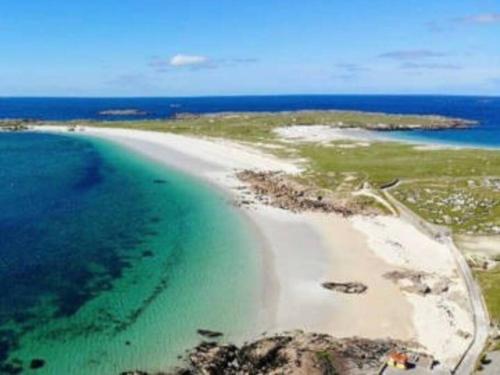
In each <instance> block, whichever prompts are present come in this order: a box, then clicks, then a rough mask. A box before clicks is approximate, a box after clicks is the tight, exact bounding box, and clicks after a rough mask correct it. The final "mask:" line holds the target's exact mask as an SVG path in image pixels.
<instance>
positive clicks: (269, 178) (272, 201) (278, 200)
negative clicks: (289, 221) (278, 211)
mask: <svg viewBox="0 0 500 375" xmlns="http://www.w3.org/2000/svg"><path fill="white" fill-rule="evenodd" d="M237 177H238V178H239V179H240V180H241V181H243V182H246V183H248V184H249V185H250V189H251V190H252V191H253V193H254V194H255V195H256V199H257V201H259V202H261V203H265V204H269V205H271V206H274V207H279V208H282V209H285V210H290V211H293V212H302V211H318V212H335V213H339V214H342V215H344V216H348V215H352V214H353V213H355V212H356V208H355V207H352V206H351V203H350V202H349V201H347V200H341V199H338V198H337V197H334V196H333V195H332V194H331V193H330V192H328V191H325V190H321V189H314V188H309V187H306V186H304V185H302V184H300V183H298V182H296V181H294V180H292V179H291V178H289V177H288V176H286V175H284V174H283V173H280V172H260V171H252V170H244V171H242V172H239V173H237ZM250 203H252V201H251V200H247V199H245V200H241V201H240V202H239V204H240V205H245V204H250Z"/></svg>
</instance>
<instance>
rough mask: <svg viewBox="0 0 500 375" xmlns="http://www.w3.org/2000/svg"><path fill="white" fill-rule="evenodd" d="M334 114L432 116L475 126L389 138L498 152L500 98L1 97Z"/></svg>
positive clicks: (10, 103)
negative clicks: (332, 111) (327, 111)
mask: <svg viewBox="0 0 500 375" xmlns="http://www.w3.org/2000/svg"><path fill="white" fill-rule="evenodd" d="M109 109H136V110H139V111H142V112H145V113H144V114H141V115H138V116H106V115H102V114H100V113H101V112H102V111H106V110H109ZM299 109H339V110H360V111H372V112H386V113H397V114H399V113H401V114H422V115H424V114H437V115H443V116H452V117H461V118H465V119H471V120H476V121H478V125H477V126H475V127H473V128H470V129H466V130H441V131H411V132H403V133H399V134H398V133H393V134H392V135H393V136H396V137H398V138H404V139H410V140H412V139H413V140H423V141H431V142H439V143H449V144H457V145H466V146H467V145H468V146H484V147H499V145H500V97H479V96H394V95H392V96H391V95H359V96H357V95H295V96H241V97H238V96H235V97H198V98H92V99H90V98H0V119H1V118H32V119H40V120H75V119H93V120H119V119H128V120H131V119H158V118H169V117H172V116H173V115H175V114H176V113H182V112H190V113H213V112H221V111H288V110H299Z"/></svg>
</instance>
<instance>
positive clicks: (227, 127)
mask: <svg viewBox="0 0 500 375" xmlns="http://www.w3.org/2000/svg"><path fill="white" fill-rule="evenodd" d="M74 123H75V124H87V125H92V126H101V127H114V128H132V129H142V130H152V131H161V132H172V133H189V134H196V135H205V136H211V137H223V138H229V139H234V140H238V141H250V142H256V141H258V142H269V141H272V140H276V135H275V134H274V133H273V131H272V130H273V129H274V128H277V127H279V126H289V125H316V124H322V125H331V126H335V127H339V128H347V127H349V128H365V129H366V128H368V129H387V128H391V129H404V128H407V127H413V126H414V125H419V126H420V127H424V128H435V127H438V128H439V127H445V128H446V127H454V126H461V125H466V124H469V125H471V124H472V122H468V121H466V120H461V119H451V118H445V117H440V116H408V115H388V114H383V113H366V112H354V111H297V112H278V113H259V112H257V113H224V114H214V115H203V116H196V115H189V114H186V115H179V118H177V119H169V120H151V121H77V122H74ZM0 126H2V123H1V122H0Z"/></svg>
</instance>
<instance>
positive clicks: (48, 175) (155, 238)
mask: <svg viewBox="0 0 500 375" xmlns="http://www.w3.org/2000/svg"><path fill="white" fill-rule="evenodd" d="M0 179H1V181H2V188H1V189H0V207H2V209H1V210H0V373H1V374H18V373H23V374H24V373H32V372H31V370H29V368H30V367H31V366H35V367H36V366H37V365H38V366H39V365H41V364H43V367H41V368H40V369H38V370H37V371H36V373H37V374H51V375H59V374H61V375H62V374H72V375H73V374H74V375H80V374H81V375H91V374H92V375H95V374H118V373H120V372H121V371H125V370H131V369H136V368H139V369H143V370H149V371H160V370H164V369H165V368H167V367H168V366H169V365H172V364H174V363H175V362H176V358H177V356H178V355H182V354H183V352H184V350H185V349H186V348H190V347H192V346H194V345H195V344H196V343H198V341H199V339H200V337H199V336H198V335H197V333H196V331H197V329H199V328H205V329H212V330H221V331H223V332H225V333H226V334H227V335H228V336H229V338H231V337H235V338H237V337H240V336H242V335H244V334H245V333H246V332H247V331H248V330H249V329H250V328H252V329H253V328H254V327H253V324H254V323H255V322H254V321H253V319H255V317H256V315H257V313H256V312H255V306H256V303H255V299H256V298H259V295H258V294H259V291H260V285H259V280H261V277H260V275H259V274H258V273H259V272H260V267H259V264H258V262H259V256H258V254H256V252H255V249H254V248H253V247H252V244H253V243H254V242H253V238H252V233H250V232H249V230H248V228H249V226H248V225H247V223H246V222H245V218H243V217H241V216H240V214H239V213H238V212H237V211H236V209H235V208H234V207H233V206H232V205H231V204H230V203H229V202H227V198H226V197H224V196H223V195H221V193H220V192H218V191H215V190H213V188H211V187H210V186H207V185H205V184H204V183H202V182H200V181H198V180H194V179H193V178H191V177H190V176H186V175H184V174H182V173H179V172H177V171H174V170H170V169H168V168H165V167H164V166H163V165H158V164H155V163H154V162H151V161H150V160H147V159H145V158H142V157H141V156H139V155H135V154H133V153H131V152H129V151H127V150H124V149H123V148H120V147H118V146H116V145H114V144H111V143H108V142H106V141H103V140H99V139H93V138H90V137H87V136H84V135H78V136H76V135H55V134H42V133H0ZM39 360H41V361H39ZM42 361H43V362H42Z"/></svg>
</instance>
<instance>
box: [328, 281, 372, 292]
mask: <svg viewBox="0 0 500 375" xmlns="http://www.w3.org/2000/svg"><path fill="white" fill-rule="evenodd" d="M321 285H322V286H323V288H325V289H328V290H333V291H335V292H340V293H345V294H362V293H365V292H366V290H367V289H368V287H367V286H366V285H365V284H362V283H358V282H349V283H335V282H325V283H323V284H321Z"/></svg>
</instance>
